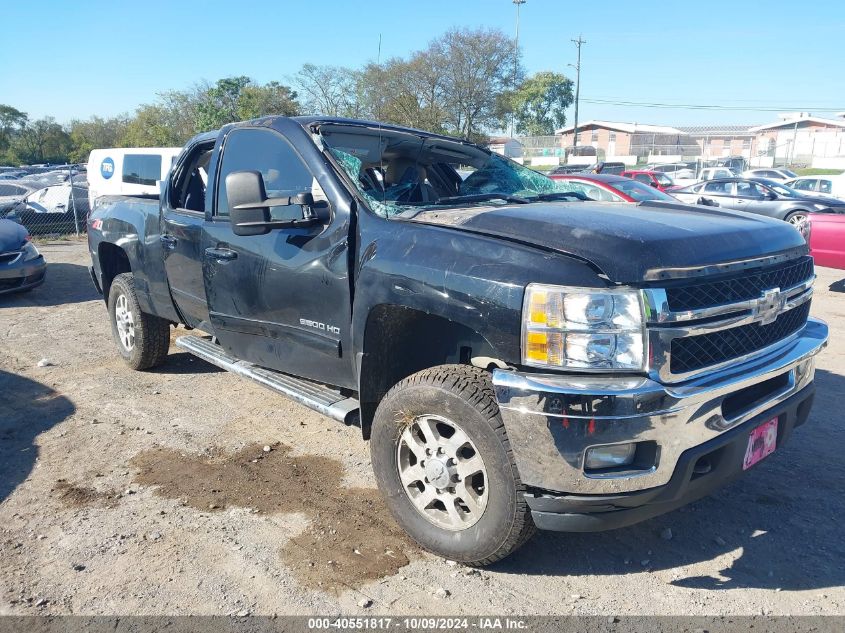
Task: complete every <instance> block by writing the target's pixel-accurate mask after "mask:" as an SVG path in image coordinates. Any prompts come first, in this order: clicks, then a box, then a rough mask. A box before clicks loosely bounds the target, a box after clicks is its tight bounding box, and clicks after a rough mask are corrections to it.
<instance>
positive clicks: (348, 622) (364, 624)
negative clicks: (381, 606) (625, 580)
mask: <svg viewBox="0 0 845 633" xmlns="http://www.w3.org/2000/svg"><path fill="white" fill-rule="evenodd" d="M308 628H309V629H310V630H330V629H345V630H367V629H371V630H372V629H376V630H388V629H394V628H398V629H406V630H468V629H478V630H514V631H518V630H525V629H527V628H528V624H527V623H526V622H525V621H524V620H521V619H518V618H500V617H477V618H436V617H423V618H390V617H370V618H309V619H308Z"/></svg>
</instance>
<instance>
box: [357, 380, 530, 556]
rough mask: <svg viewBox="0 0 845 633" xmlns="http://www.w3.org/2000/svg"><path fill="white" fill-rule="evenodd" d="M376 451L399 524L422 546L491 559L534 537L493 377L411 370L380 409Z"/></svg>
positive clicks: (378, 471) (373, 441)
mask: <svg viewBox="0 0 845 633" xmlns="http://www.w3.org/2000/svg"><path fill="white" fill-rule="evenodd" d="M370 455H371V458H372V463H373V471H374V472H375V476H376V481H377V483H378V487H379V489H380V490H381V492H382V494H383V495H384V497H385V500H386V503H387V505H388V507H389V508H390V511H391V513H392V514H393V516H394V518H395V519H396V521H397V522H398V523H399V524H400V525H401V526H402V528H403V529H404V530H405V531H406V532H407V533H408V534H409V535H410V536H411V537H412V538H413V539H414V540H415V541H416V542H417V543H419V544H420V545H421V546H422V547H424V548H425V549H427V550H429V551H431V552H433V553H435V554H438V555H439V556H443V557H444V558H448V559H450V560H456V561H460V562H463V563H466V564H468V565H479V566H480V565H490V564H492V563H494V562H496V561H498V560H501V559H502V558H504V557H506V556H508V555H509V554H510V553H512V552H513V551H514V550H516V549H517V548H519V547H520V546H521V545H522V544H523V543H525V542H526V541H527V540H528V539H529V538H530V537H531V535H532V534H533V533H534V531H535V528H534V523H533V521H532V520H531V513H530V510H529V509H528V506H527V505H526V503H525V499H524V492H525V488H524V486H523V485H522V482H521V481H520V479H519V474H518V472H517V469H516V464H515V463H514V460H513V453H512V452H511V450H510V445H509V442H508V438H507V435H506V433H505V427H504V423H503V422H502V418H501V415H500V414H499V407H498V405H497V403H496V399H495V395H494V393H493V387H492V384H491V382H490V376H489V374H488V373H487V372H486V371H484V370H482V369H480V368H478V367H471V366H467V365H442V366H439V367H434V368H431V369H426V370H423V371H421V372H418V373H416V374H414V375H412V376H409V377H408V378H406V379H405V380H403V381H401V382H400V383H399V384H397V385H396V386H395V387H393V388H392V389H391V390H390V391H389V392H388V393H387V395H386V396H385V397H384V399H383V400H382V401H381V403H380V404H379V406H378V409H377V410H376V414H375V417H374V420H373V426H372V434H371V438H370Z"/></svg>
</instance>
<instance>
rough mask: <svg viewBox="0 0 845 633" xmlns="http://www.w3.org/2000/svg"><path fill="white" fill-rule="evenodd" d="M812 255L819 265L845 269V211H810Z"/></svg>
mask: <svg viewBox="0 0 845 633" xmlns="http://www.w3.org/2000/svg"><path fill="white" fill-rule="evenodd" d="M807 217H808V218H809V220H810V255H812V256H813V258H814V259H815V260H816V264H817V265H818V266H829V267H830V268H842V269H845V213H810V214H809V215H808V216H807Z"/></svg>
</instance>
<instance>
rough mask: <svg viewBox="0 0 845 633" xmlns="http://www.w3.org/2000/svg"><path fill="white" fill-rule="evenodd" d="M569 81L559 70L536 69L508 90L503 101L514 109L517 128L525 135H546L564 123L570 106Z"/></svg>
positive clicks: (571, 97)
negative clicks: (534, 72) (520, 82)
mask: <svg viewBox="0 0 845 633" xmlns="http://www.w3.org/2000/svg"><path fill="white" fill-rule="evenodd" d="M572 87H573V84H572V80H571V79H569V78H567V77H566V76H564V75H561V74H560V73H554V72H551V71H543V72H539V73H537V74H535V75H533V76H532V77H529V78H528V79H526V80H525V81H523V82H522V84H520V86H519V87H518V88H517V89H516V90H514V91H513V92H512V93H509V94H508V95H507V96H506V98H505V100H506V102H508V103H509V105H510V108H508V110H509V111H511V112H513V115H514V120H515V123H516V131H517V132H519V133H520V134H525V135H528V136H549V135H552V134H554V133H555V130H556V129H558V128H560V127H562V126H563V125H564V124H565V123H566V108H568V107H569V106H570V105H572V101H573V94H572Z"/></svg>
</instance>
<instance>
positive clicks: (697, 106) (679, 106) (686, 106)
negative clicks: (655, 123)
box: [582, 98, 845, 113]
mask: <svg viewBox="0 0 845 633" xmlns="http://www.w3.org/2000/svg"><path fill="white" fill-rule="evenodd" d="M582 101H584V102H585V103H594V104H599V105H615V106H631V107H637V108H668V109H675V110H728V111H738V112H803V111H807V110H814V111H816V112H834V113H835V112H843V111H845V106H842V107H838V108H830V107H827V108H818V107H807V106H800V107H795V106H778V107H773V106H730V105H718V104H704V103H655V102H648V101H616V100H612V99H587V98H584V99H582Z"/></svg>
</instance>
